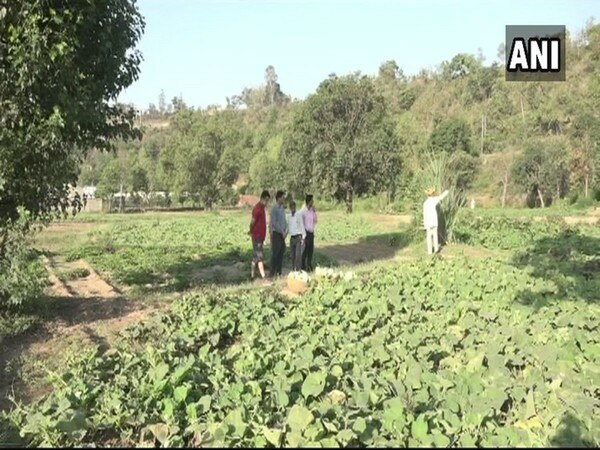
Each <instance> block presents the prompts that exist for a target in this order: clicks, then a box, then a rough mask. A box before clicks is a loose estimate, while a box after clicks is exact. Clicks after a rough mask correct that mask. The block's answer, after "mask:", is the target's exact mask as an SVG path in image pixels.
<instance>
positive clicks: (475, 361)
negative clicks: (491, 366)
mask: <svg viewBox="0 0 600 450" xmlns="http://www.w3.org/2000/svg"><path fill="white" fill-rule="evenodd" d="M484 357H485V353H479V354H478V355H476V356H475V357H473V358H471V360H470V361H469V362H468V363H467V367H466V369H467V372H469V373H474V372H476V371H478V370H479V369H481V366H482V365H483V358H484Z"/></svg>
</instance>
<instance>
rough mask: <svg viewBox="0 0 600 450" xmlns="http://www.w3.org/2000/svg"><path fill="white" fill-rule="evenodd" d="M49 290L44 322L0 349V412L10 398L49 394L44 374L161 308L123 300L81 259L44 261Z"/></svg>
mask: <svg viewBox="0 0 600 450" xmlns="http://www.w3.org/2000/svg"><path fill="white" fill-rule="evenodd" d="M44 262H45V264H46V267H47V269H48V272H49V275H50V281H51V282H52V286H51V287H50V288H49V292H48V295H49V300H50V301H51V302H52V308H51V310H52V311H51V313H49V317H44V321H43V323H42V325H41V326H40V327H39V328H38V329H37V330H36V331H34V332H32V333H26V334H25V335H23V336H18V337H15V338H12V339H7V340H6V341H5V342H4V343H3V345H2V348H1V349H0V375H1V376H0V410H5V409H8V408H11V407H12V402H11V401H10V400H9V398H8V397H9V396H11V395H14V397H15V398H16V399H18V400H23V401H26V402H30V401H35V400H37V399H39V398H40V397H41V396H43V395H44V394H46V393H48V392H49V390H50V389H51V388H50V385H49V384H48V383H47V381H46V380H45V376H46V374H47V373H48V371H53V370H57V369H59V368H60V367H61V366H63V365H64V363H65V361H66V359H67V357H68V356H69V354H72V353H73V352H79V351H81V349H83V348H87V347H91V346H92V345H97V346H99V347H100V348H101V349H104V350H105V349H107V348H109V347H110V343H111V341H113V340H114V338H115V337H116V336H117V335H118V333H119V332H120V331H121V330H123V329H125V328H126V327H128V326H129V325H131V324H133V323H136V322H140V321H142V320H145V319H146V318H147V317H149V316H150V315H151V314H152V313H153V312H155V311H157V310H159V309H161V305H156V304H150V303H148V302H141V301H137V300H134V299H130V298H127V297H125V296H124V295H123V294H122V292H121V290H119V289H118V288H117V287H115V286H112V285H111V284H110V283H108V282H107V281H106V280H104V279H103V278H102V277H101V276H100V275H99V274H98V273H97V272H96V271H95V270H94V268H93V267H91V266H90V265H89V264H88V263H87V262H86V261H84V260H77V261H73V262H60V261H57V260H56V259H55V258H54V257H53V256H49V257H45V261H44Z"/></svg>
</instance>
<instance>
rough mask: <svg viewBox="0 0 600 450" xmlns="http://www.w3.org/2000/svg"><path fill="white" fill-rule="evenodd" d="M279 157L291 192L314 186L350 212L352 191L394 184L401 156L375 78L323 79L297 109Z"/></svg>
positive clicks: (299, 192) (372, 189) (367, 190)
mask: <svg viewBox="0 0 600 450" xmlns="http://www.w3.org/2000/svg"><path fill="white" fill-rule="evenodd" d="M282 160H283V165H284V167H286V177H287V179H286V181H287V184H288V186H289V187H290V189H292V191H293V192H294V193H295V194H301V193H303V192H306V190H307V189H315V190H318V191H319V192H320V193H322V194H323V195H332V196H335V197H337V198H341V199H344V200H345V202H346V208H347V211H348V212H352V203H353V197H354V195H355V194H367V193H369V194H372V193H375V192H376V191H378V190H393V188H394V181H395V177H394V174H395V173H397V172H398V171H399V170H400V156H399V152H398V150H397V142H396V136H395V134H394V124H393V122H392V121H391V119H390V117H389V115H388V113H387V109H386V104H385V102H384V100H383V97H382V96H381V95H380V94H377V93H376V91H375V87H374V84H373V81H372V80H371V79H369V78H368V77H366V76H359V75H358V74H355V75H348V76H344V77H330V78H329V79H327V80H325V81H323V82H322V83H321V85H320V86H319V88H318V89H317V92H316V93H315V94H313V95H311V96H309V97H308V99H307V100H306V101H305V102H304V103H303V104H302V105H301V107H300V108H299V110H298V112H297V114H296V115H295V117H294V119H293V123H292V126H291V132H290V134H289V136H288V137H287V139H286V140H285V143H284V145H283V147H282Z"/></svg>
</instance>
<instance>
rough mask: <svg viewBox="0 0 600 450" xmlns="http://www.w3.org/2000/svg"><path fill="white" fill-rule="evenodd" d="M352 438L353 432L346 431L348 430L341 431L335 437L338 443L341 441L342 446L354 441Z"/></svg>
mask: <svg viewBox="0 0 600 450" xmlns="http://www.w3.org/2000/svg"><path fill="white" fill-rule="evenodd" d="M354 437H355V434H354V431H352V430H348V429H346V430H341V431H340V432H339V433H338V434H337V436H336V438H337V439H338V440H339V441H341V442H342V443H343V444H346V443H348V442H350V441H351V440H352V439H354Z"/></svg>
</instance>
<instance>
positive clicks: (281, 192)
mask: <svg viewBox="0 0 600 450" xmlns="http://www.w3.org/2000/svg"><path fill="white" fill-rule="evenodd" d="M284 195H285V192H284V191H277V194H275V200H279V199H280V198H281V197H283V196H284Z"/></svg>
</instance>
